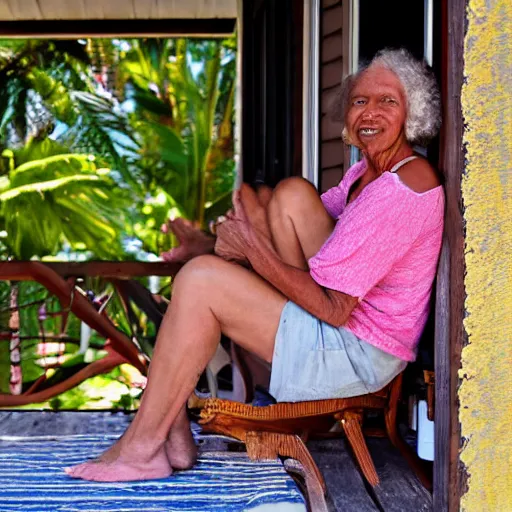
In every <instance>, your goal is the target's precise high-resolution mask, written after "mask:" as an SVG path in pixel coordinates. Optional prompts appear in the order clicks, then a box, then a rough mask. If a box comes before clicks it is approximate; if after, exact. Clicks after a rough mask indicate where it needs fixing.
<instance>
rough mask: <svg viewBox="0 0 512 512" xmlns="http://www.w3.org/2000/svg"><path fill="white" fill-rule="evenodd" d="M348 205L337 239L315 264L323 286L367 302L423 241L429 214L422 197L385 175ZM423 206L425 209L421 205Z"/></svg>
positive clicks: (337, 228) (312, 264) (313, 271)
mask: <svg viewBox="0 0 512 512" xmlns="http://www.w3.org/2000/svg"><path fill="white" fill-rule="evenodd" d="M381 179H385V180H388V181H386V182H385V183H377V182H376V181H375V182H374V183H372V184H370V185H368V186H367V188H366V189H365V190H364V191H363V192H362V194H361V196H360V197H359V198H358V200H356V201H355V202H354V203H351V204H350V205H348V206H347V208H346V209H345V211H344V212H343V214H342V215H341V217H340V218H339V220H338V222H337V223H336V226H335V228H334V231H333V233H332V235H331V236H330V237H329V239H328V240H327V242H326V243H325V244H324V245H323V246H322V247H321V249H320V251H319V252H318V253H317V254H316V255H315V256H313V257H312V258H311V259H310V260H309V267H310V273H311V276H312V277H313V279H314V280H315V281H316V282H317V283H318V284H320V285H322V286H324V287H326V288H330V289H332V290H337V291H340V292H343V293H346V294H348V295H351V296H353V297H359V298H363V297H364V296H365V295H366V294H367V293H368V291H369V290H371V289H372V288H373V287H374V286H375V285H376V284H378V283H379V281H380V280H381V279H382V278H383V277H385V276H386V274H387V273H388V272H389V271H390V269H391V268H392V266H393V265H394V264H395V263H396V262H397V261H399V260H400V259H401V258H402V257H403V256H404V254H405V253H406V252H407V251H408V250H409V248H410V247H411V246H412V244H413V243H414V241H415V240H416V238H417V237H418V235H419V233H420V231H421V228H422V226H423V222H424V220H425V212H424V210H423V208H421V205H419V204H418V203H417V201H416V199H417V197H416V196H415V195H414V194H412V193H410V192H408V191H406V190H404V189H402V188H399V187H397V186H396V185H395V184H394V183H392V182H391V180H393V179H394V178H393V177H392V176H390V177H382V178H381ZM418 206H420V207H418Z"/></svg>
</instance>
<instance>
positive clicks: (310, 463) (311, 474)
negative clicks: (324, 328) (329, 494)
mask: <svg viewBox="0 0 512 512" xmlns="http://www.w3.org/2000/svg"><path fill="white" fill-rule="evenodd" d="M245 444H246V446H247V455H248V456H249V458H250V459H253V460H261V459H276V458H277V457H278V456H279V455H280V456H283V457H290V458H292V459H295V460H297V461H299V462H300V464H301V466H302V467H303V468H304V480H305V482H306V487H307V490H308V498H309V501H310V505H311V510H314V511H315V512H316V511H318V512H322V511H324V510H327V505H326V502H325V493H326V491H327V488H326V486H325V481H324V478H323V476H322V473H320V470H319V469H318V466H317V465H316V463H315V461H314V460H313V457H311V454H310V453H309V450H308V449H307V448H306V445H305V444H304V443H303V442H302V439H301V438H300V437H299V436H297V435H293V434H278V433H275V432H247V436H246V439H245Z"/></svg>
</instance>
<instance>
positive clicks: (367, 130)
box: [359, 128, 381, 137]
mask: <svg viewBox="0 0 512 512" xmlns="http://www.w3.org/2000/svg"><path fill="white" fill-rule="evenodd" d="M380 132H381V130H379V129H377V128H361V129H360V130H359V134H360V135H363V136H365V137H368V136H373V135H377V134H378V133H380Z"/></svg>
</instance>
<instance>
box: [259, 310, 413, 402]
mask: <svg viewBox="0 0 512 512" xmlns="http://www.w3.org/2000/svg"><path fill="white" fill-rule="evenodd" d="M406 366H407V362H406V361H402V360H401V359H399V358H398V357H396V356H393V355H391V354H388V353H387V352H384V351H382V350H380V349H379V348H377V347H374V346H373V345H370V344H369V343H366V342H365V341H363V340H360V339H359V338H358V337H357V336H356V335H354V334H353V333H351V332H350V331H348V330H347V329H345V328H343V327H333V326H332V325H329V324H327V323H325V322H322V321H321V320H319V319H318V318H316V317H314V316H313V315H311V314H309V313H308V312H307V311H305V310H304V309H302V308H301V307H299V306H297V305H296V304H294V303H293V302H287V303H286V305H285V306H284V308H283V311H282V313H281V319H280V322H279V328H278V330H277V334H276V341H275V346H274V356H273V359H272V372H271V376H270V389H269V391H270V394H271V395H272V396H273V397H274V398H275V399H276V400H277V401H278V402H302V401H306V400H323V399H328V398H348V397H351V396H357V395H364V394H367V393H374V392H375V391H378V390H379V389H381V388H383V387H384V386H385V385H386V384H388V383H389V382H390V381H391V380H393V378H394V377H396V376H397V375H398V374H399V373H400V372H401V371H402V370H403V369H404V368H405V367H406Z"/></svg>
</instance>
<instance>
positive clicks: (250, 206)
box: [239, 183, 271, 239]
mask: <svg viewBox="0 0 512 512" xmlns="http://www.w3.org/2000/svg"><path fill="white" fill-rule="evenodd" d="M269 190H270V191H271V189H269V188H268V187H266V188H264V189H262V190H261V191H260V192H259V193H257V192H255V191H254V190H253V189H252V188H251V187H250V186H249V185H247V184H245V183H243V184H242V186H241V187H240V191H239V197H240V202H241V203H242V206H243V207H244V210H245V213H246V214H247V218H248V219H249V222H250V223H251V225H252V227H253V228H254V229H256V230H257V231H259V232H260V234H262V235H263V236H265V237H266V238H268V239H270V238H271V233H270V226H269V224H268V216H267V209H266V207H265V206H263V204H262V201H267V203H268V201H270V197H271V195H270V193H269V192H268V191H269ZM260 195H261V196H262V197H260ZM267 196H268V197H267Z"/></svg>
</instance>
